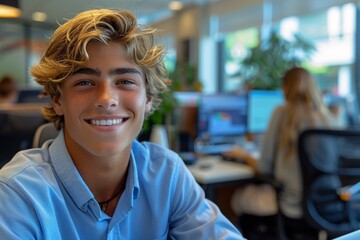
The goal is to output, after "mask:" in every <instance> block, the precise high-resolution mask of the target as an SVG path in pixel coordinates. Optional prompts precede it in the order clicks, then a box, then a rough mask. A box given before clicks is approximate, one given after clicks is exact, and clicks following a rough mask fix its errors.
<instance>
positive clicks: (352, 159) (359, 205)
mask: <svg viewBox="0 0 360 240" xmlns="http://www.w3.org/2000/svg"><path fill="white" fill-rule="evenodd" d="M298 151H299V157H300V165H301V169H302V178H303V180H302V181H303V186H304V189H303V209H304V220H305V221H307V222H308V223H309V224H311V226H312V227H314V228H316V229H318V230H319V231H320V230H323V231H325V232H326V233H327V235H328V237H329V238H333V237H337V236H341V235H344V234H346V233H349V232H352V231H355V230H357V229H360V194H359V192H360V191H359V190H360V186H359V185H360V184H357V183H358V182H359V181H360V131H358V130H330V129H309V130H305V131H304V132H302V133H301V134H300V136H299V141H298ZM356 184H357V185H356Z"/></svg>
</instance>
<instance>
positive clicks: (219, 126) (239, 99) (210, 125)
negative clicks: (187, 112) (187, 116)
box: [198, 94, 247, 138]
mask: <svg viewBox="0 0 360 240" xmlns="http://www.w3.org/2000/svg"><path fill="white" fill-rule="evenodd" d="M198 114H199V115H198V136H199V137H203V136H208V137H210V138H212V137H222V136H224V137H226V136H239V135H244V134H245V133H246V130H247V126H246V114H247V97H246V95H242V94H231V95H230V94H229V95H227V94H216V95H203V96H202V97H201V100H200V105H199V113H198Z"/></svg>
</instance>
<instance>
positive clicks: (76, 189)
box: [49, 129, 146, 215]
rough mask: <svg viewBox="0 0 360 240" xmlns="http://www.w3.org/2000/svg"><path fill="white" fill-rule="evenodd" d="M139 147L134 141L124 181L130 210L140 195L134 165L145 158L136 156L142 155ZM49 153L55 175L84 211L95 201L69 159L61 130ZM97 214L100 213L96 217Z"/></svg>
mask: <svg viewBox="0 0 360 240" xmlns="http://www.w3.org/2000/svg"><path fill="white" fill-rule="evenodd" d="M139 147H140V148H141V144H140V143H139V142H138V141H136V140H135V141H134V143H133V147H132V150H131V155H130V165H129V171H128V177H127V181H126V189H129V190H128V191H125V192H124V193H126V194H124V197H125V198H129V199H128V201H127V202H128V203H130V206H131V208H132V207H133V204H134V200H135V199H137V198H138V197H139V194H140V185H139V177H138V167H137V164H136V163H137V162H138V161H144V160H145V159H144V158H146V156H145V155H144V154H138V153H139V152H141V153H142V151H139V149H138V148H139ZM49 151H50V155H51V158H50V161H51V162H52V165H53V166H54V169H55V171H56V174H57V175H58V177H59V179H60V181H61V182H62V184H63V186H64V188H65V189H66V191H67V192H68V193H69V195H70V197H71V198H72V199H73V201H74V202H75V204H76V205H77V207H78V208H80V209H82V210H85V209H86V204H87V203H88V202H89V201H90V200H91V199H93V200H95V199H94V195H93V194H92V193H91V191H90V189H89V188H88V187H87V185H86V183H85V182H84V180H83V179H82V177H81V175H80V173H79V172H78V170H77V169H76V167H75V165H74V163H73V161H72V159H71V157H70V154H69V152H68V150H67V148H66V145H65V140H64V132H63V129H61V130H60V133H59V135H58V136H57V138H55V140H54V141H53V142H52V144H51V145H50V147H49ZM134 152H135V153H136V154H135V153H134ZM135 155H136V158H135ZM128 194H129V195H128ZM129 200H130V201H129ZM99 214H100V213H98V214H96V215H99Z"/></svg>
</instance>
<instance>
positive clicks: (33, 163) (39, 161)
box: [0, 148, 49, 184]
mask: <svg viewBox="0 0 360 240" xmlns="http://www.w3.org/2000/svg"><path fill="white" fill-rule="evenodd" d="M48 158H49V153H48V150H47V149H38V148H36V149H35V148H34V149H28V150H23V151H20V152H18V153H17V154H16V155H15V156H14V157H13V158H12V159H11V160H10V161H9V162H8V163H7V164H6V165H5V166H4V167H2V168H1V169H0V182H3V183H6V184H10V182H14V180H15V179H17V180H20V179H22V178H27V179H29V178H31V174H39V175H43V174H44V170H45V169H49V163H48V161H47V159H48ZM17 180H16V181H17Z"/></svg>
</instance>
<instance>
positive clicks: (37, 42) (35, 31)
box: [0, 20, 53, 88]
mask: <svg viewBox="0 0 360 240" xmlns="http://www.w3.org/2000/svg"><path fill="white" fill-rule="evenodd" d="M52 31H53V29H51V28H49V27H37V26H29V25H27V24H23V23H20V22H16V21H7V20H0V76H2V75H4V74H8V75H10V76H12V77H14V78H15V79H16V80H17V81H18V83H19V86H20V88H28V87H31V88H34V87H39V86H38V85H37V84H36V83H35V81H34V80H33V79H31V77H30V76H29V71H28V69H29V67H30V66H31V65H33V64H34V63H36V62H38V61H39V59H40V57H41V55H42V53H43V51H44V48H45V46H46V43H47V40H48V38H49V37H50V35H51V33H52Z"/></svg>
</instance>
